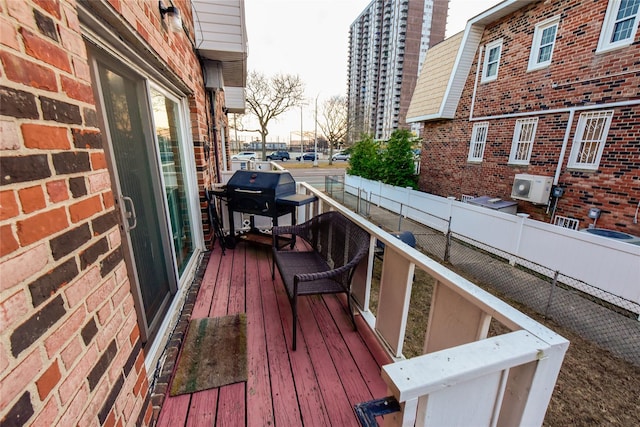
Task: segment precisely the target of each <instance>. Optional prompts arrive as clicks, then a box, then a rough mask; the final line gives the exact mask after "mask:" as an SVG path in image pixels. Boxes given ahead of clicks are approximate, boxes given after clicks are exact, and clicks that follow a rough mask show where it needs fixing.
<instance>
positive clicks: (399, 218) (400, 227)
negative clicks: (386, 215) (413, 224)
mask: <svg viewBox="0 0 640 427" xmlns="http://www.w3.org/2000/svg"><path fill="white" fill-rule="evenodd" d="M403 206H404V205H403V204H402V203H400V213H399V214H398V215H399V216H398V231H400V230H402V207H403Z"/></svg>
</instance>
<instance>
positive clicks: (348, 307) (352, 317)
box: [347, 293, 358, 331]
mask: <svg viewBox="0 0 640 427" xmlns="http://www.w3.org/2000/svg"><path fill="white" fill-rule="evenodd" d="M347 309H348V310H349V316H351V322H352V323H353V330H354V331H357V330H358V326H357V325H356V317H355V316H354V314H353V307H351V294H349V293H348V294H347Z"/></svg>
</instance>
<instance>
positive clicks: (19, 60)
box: [0, 0, 211, 426]
mask: <svg viewBox="0 0 640 427" xmlns="http://www.w3.org/2000/svg"><path fill="white" fill-rule="evenodd" d="M95 1H96V3H93V4H96V5H97V4H98V3H97V2H98V0H95ZM173 3H174V4H176V6H178V7H179V8H180V10H181V11H182V16H183V19H184V20H185V22H186V26H187V28H189V31H190V33H191V34H190V35H191V37H193V24H192V17H191V16H190V10H191V8H190V6H189V2H187V1H186V0H177V1H176V0H174V2H173ZM101 4H102V5H104V6H107V7H113V8H114V9H115V10H116V11H117V12H118V13H119V14H120V15H121V16H122V17H123V20H124V21H126V22H128V23H129V24H130V28H134V29H135V31H136V32H137V33H138V34H139V36H140V37H142V39H144V40H145V42H146V43H147V44H148V46H150V48H151V49H152V50H154V51H155V53H156V54H157V55H158V56H159V57H160V58H162V60H164V61H165V62H166V63H167V64H168V67H169V68H170V69H171V70H172V72H173V73H175V74H176V75H178V76H179V77H180V78H181V79H182V81H183V83H184V84H185V85H187V86H188V87H190V88H191V90H192V91H193V94H192V95H191V99H190V105H191V123H192V134H193V140H194V156H195V158H196V162H197V166H198V170H199V171H200V172H199V173H198V182H199V183H200V184H201V185H202V184H203V183H204V182H205V180H208V179H209V177H208V176H206V172H205V171H206V170H207V169H208V168H207V167H206V161H205V158H204V155H203V147H204V145H205V142H206V141H209V140H210V139H211V137H210V135H209V133H208V132H209V131H208V128H207V125H206V123H207V117H206V115H207V111H208V109H207V108H206V105H207V100H206V98H205V94H204V91H203V84H202V75H201V73H200V66H199V63H198V60H197V58H196V57H195V55H194V53H193V49H192V46H191V43H190V42H189V40H188V38H187V36H186V35H185V34H173V33H168V32H167V31H166V29H164V28H163V26H162V23H161V21H160V18H159V13H158V2H157V1H156V0H148V1H143V0H138V1H135V2H124V1H117V0H109V1H108V2H107V1H104V2H103V3H101ZM0 24H1V25H2V31H1V32H0V78H1V80H0V97H1V100H0V130H1V137H0V169H1V170H2V173H1V181H0V182H1V185H2V187H1V189H0V331H1V334H2V335H1V337H0V389H1V390H2V391H1V392H0V420H1V421H0V423H2V424H3V425H4V423H7V425H21V424H23V423H27V424H33V425H65V426H66V425H82V426H89V425H125V424H126V425H141V424H147V423H148V422H149V420H150V417H151V407H150V406H149V405H148V400H149V384H148V381H147V372H146V370H145V366H144V352H143V351H142V343H141V338H140V332H139V329H138V325H137V318H136V313H135V309H134V300H133V297H132V294H131V289H130V286H131V283H130V278H129V277H128V275H127V270H126V267H125V264H124V261H123V250H122V247H121V240H120V232H119V224H118V221H119V218H118V216H117V214H116V212H115V210H114V199H113V193H112V189H111V181H110V175H109V171H108V169H107V163H106V160H105V152H104V147H103V139H102V135H101V130H100V129H99V127H98V120H97V114H96V107H95V101H94V99H93V88H92V84H91V79H90V73H89V64H88V60H87V53H86V47H85V44H84V41H83V39H82V34H81V28H80V23H79V20H78V15H77V11H76V7H75V2H74V1H67V0H20V1H3V2H0Z"/></svg>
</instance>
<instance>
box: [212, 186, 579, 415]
mask: <svg viewBox="0 0 640 427" xmlns="http://www.w3.org/2000/svg"><path fill="white" fill-rule="evenodd" d="M225 175H226V174H225ZM229 175H230V174H229ZM227 179H228V176H227V177H225V178H224V181H225V182H226V180H227ZM298 192H299V193H304V194H314V195H316V196H317V198H318V201H317V202H315V203H312V204H309V205H305V206H302V207H300V208H298V212H297V217H298V221H299V222H302V221H305V220H306V219H308V218H311V217H313V216H315V215H318V214H320V213H322V212H326V211H329V210H334V211H339V212H341V213H342V214H343V215H344V216H345V217H347V218H349V219H350V220H351V221H353V222H354V223H356V224H358V225H359V226H360V227H362V228H363V229H364V230H366V231H367V232H368V233H369V235H370V236H371V242H370V251H369V257H368V258H367V259H366V260H365V261H364V262H363V263H362V264H361V265H360V266H359V267H358V269H357V271H356V274H355V275H354V281H353V297H354V299H355V300H356V302H357V303H358V306H359V311H360V315H361V316H362V318H363V319H364V320H365V322H366V323H367V325H368V326H369V327H370V328H371V330H372V331H373V332H374V333H375V335H376V337H377V338H378V340H379V341H380V343H381V344H382V346H383V347H384V348H385V349H386V350H387V352H388V353H389V355H390V356H391V357H392V359H393V360H394V363H391V364H389V365H386V366H384V367H383V368H382V372H381V375H382V377H383V379H384V380H385V382H386V383H387V386H388V389H389V394H391V395H393V396H394V397H395V398H396V399H397V400H398V402H400V404H401V412H400V413H396V414H391V415H387V416H386V417H385V421H384V422H385V424H384V425H385V426H414V425H415V426H441V425H448V426H468V425H474V426H518V425H521V426H539V425H542V422H543V420H544V417H545V413H546V410H547V406H548V404H549V401H550V399H551V395H552V392H553V388H554V386H555V383H556V380H557V378H558V374H559V372H560V367H561V365H562V362H563V360H564V355H565V352H566V350H567V348H568V346H569V342H568V341H567V340H566V339H565V338H563V337H562V336H560V335H558V334H556V333H555V332H553V331H552V330H550V329H548V328H546V327H545V326H543V325H541V324H540V323H538V322H536V321H534V320H533V319H531V318H530V317H528V316H526V315H524V314H523V313H521V312H519V311H518V310H516V309H515V308H513V307H511V306H509V305H508V304H506V303H505V302H503V301H501V300H500V299H498V298H496V297H494V296H493V295H491V294H489V293H488V292H486V291H484V290H482V289H481V288H479V287H477V286H475V285H474V284H473V283H471V282H469V281H468V280H466V279H464V278H463V277H461V276H459V275H458V274H456V273H454V272H453V271H451V270H449V269H447V268H446V267H444V266H442V265H440V264H439V263H437V262H435V261H434V260H432V259H431V258H429V257H427V256H426V255H424V254H422V253H420V252H418V251H417V250H415V249H413V248H411V247H410V246H408V245H406V244H405V243H403V242H402V241H401V240H400V239H398V238H396V237H394V236H392V235H391V234H389V233H387V232H385V231H384V230H382V229H381V228H379V227H377V226H375V225H374V224H372V223H370V222H369V221H367V220H365V219H363V218H362V217H360V216H359V215H357V214H355V213H353V212H352V211H350V210H348V209H346V208H345V207H343V206H342V205H340V204H339V203H337V202H336V201H334V200H333V199H331V198H330V197H328V196H326V195H325V194H324V193H322V192H320V191H318V190H316V189H314V188H313V187H312V186H310V185H308V184H306V183H298ZM258 218H259V217H258ZM258 218H256V224H257V223H258ZM227 220H228V219H227V218H225V223H226V222H227ZM267 220H268V218H267ZM286 220H287V218H286V217H283V218H282V220H281V221H280V223H281V224H283V225H284V224H285V223H286ZM378 241H381V242H383V243H384V244H385V253H384V257H383V262H382V271H381V274H380V283H379V290H378V299H377V301H378V303H377V305H376V307H371V290H372V279H373V265H374V248H375V246H376V243H377V242H378ZM416 269H417V270H422V271H424V272H425V273H426V274H428V275H429V276H431V277H432V278H433V279H434V283H435V285H434V288H433V294H432V296H431V307H430V309H429V319H428V324H427V330H426V334H425V337H424V345H423V349H424V350H423V354H422V355H420V356H417V357H413V358H410V359H406V358H405V357H404V356H403V352H402V347H403V343H404V339H405V332H406V326H407V319H408V314H409V309H410V306H411V303H412V302H411V288H412V285H413V278H414V274H415V272H416ZM374 312H375V313H376V314H375V315H374V314H373V313H374ZM492 320H495V321H497V322H499V323H500V324H501V325H503V326H504V327H506V329H507V330H508V332H507V333H504V334H502V335H498V336H493V337H489V336H488V333H489V325H490V323H491V321H492Z"/></svg>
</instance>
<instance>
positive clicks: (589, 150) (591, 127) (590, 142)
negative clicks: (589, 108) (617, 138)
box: [569, 111, 613, 170]
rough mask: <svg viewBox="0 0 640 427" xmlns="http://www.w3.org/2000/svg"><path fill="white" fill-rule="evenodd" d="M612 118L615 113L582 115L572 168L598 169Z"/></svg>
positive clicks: (576, 135) (572, 152)
mask: <svg viewBox="0 0 640 427" xmlns="http://www.w3.org/2000/svg"><path fill="white" fill-rule="evenodd" d="M612 118H613V111H598V112H594V113H582V114H580V118H579V119H578V126H577V128H576V134H575V137H574V139H573V146H572V148H571V156H570V157H569V167H570V168H577V169H590V170H597V169H598V166H599V165H600V157H601V156H602V152H603V151H604V144H605V142H606V140H607V134H608V133H609V126H611V119H612Z"/></svg>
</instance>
